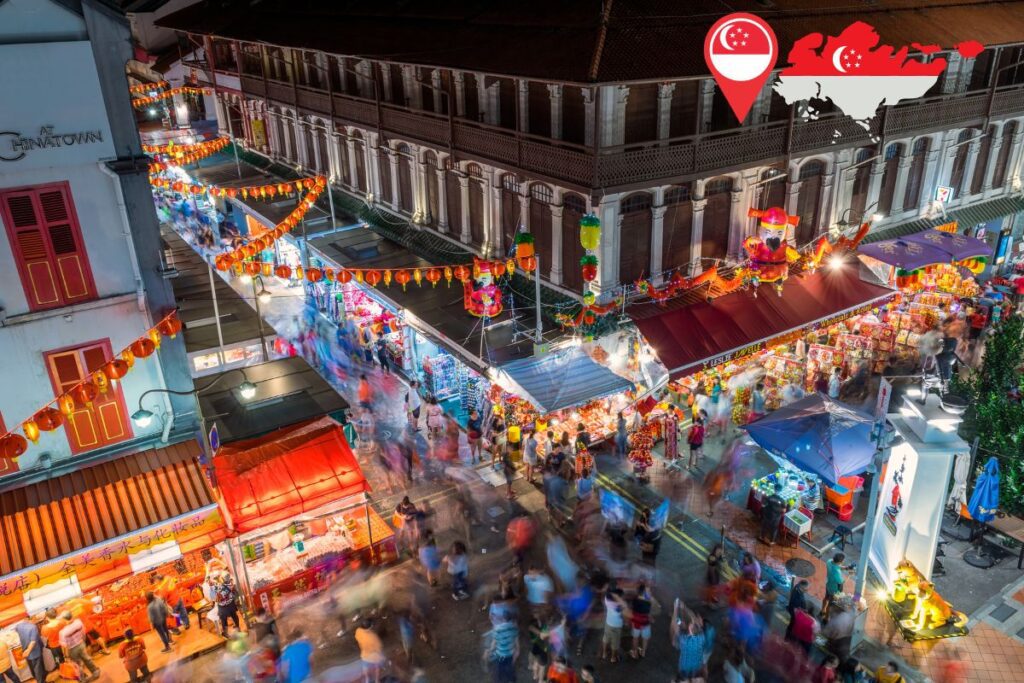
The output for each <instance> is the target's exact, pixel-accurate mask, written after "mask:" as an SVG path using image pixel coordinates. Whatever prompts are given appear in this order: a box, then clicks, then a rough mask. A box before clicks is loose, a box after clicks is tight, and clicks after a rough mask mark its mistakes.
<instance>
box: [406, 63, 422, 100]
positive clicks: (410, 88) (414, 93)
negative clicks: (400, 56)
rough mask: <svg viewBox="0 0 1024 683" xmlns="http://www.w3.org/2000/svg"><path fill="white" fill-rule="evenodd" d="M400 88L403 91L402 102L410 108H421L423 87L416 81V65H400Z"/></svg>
mask: <svg viewBox="0 0 1024 683" xmlns="http://www.w3.org/2000/svg"><path fill="white" fill-rule="evenodd" d="M402 90H403V92H404V93H405V102H402V103H400V104H404V105H406V106H407V107H410V108H411V109H423V89H422V88H420V86H419V83H417V82H416V67H414V66H409V65H408V64H406V65H404V66H402Z"/></svg>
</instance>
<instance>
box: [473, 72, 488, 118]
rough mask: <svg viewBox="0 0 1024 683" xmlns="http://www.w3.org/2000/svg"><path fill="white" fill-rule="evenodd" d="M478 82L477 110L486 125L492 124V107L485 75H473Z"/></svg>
mask: <svg viewBox="0 0 1024 683" xmlns="http://www.w3.org/2000/svg"><path fill="white" fill-rule="evenodd" d="M473 75H474V79H473V80H474V81H476V110H477V112H479V114H480V120H481V121H483V122H484V123H490V122H491V107H490V105H489V103H488V99H487V86H485V85H484V75H483V74H481V73H477V74H473Z"/></svg>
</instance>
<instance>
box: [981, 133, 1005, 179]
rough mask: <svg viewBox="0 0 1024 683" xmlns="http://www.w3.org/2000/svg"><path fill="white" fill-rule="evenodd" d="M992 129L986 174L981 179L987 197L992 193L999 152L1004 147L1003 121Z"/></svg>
mask: <svg viewBox="0 0 1024 683" xmlns="http://www.w3.org/2000/svg"><path fill="white" fill-rule="evenodd" d="M992 129H993V130H992V140H991V141H990V144H989V148H988V163H987V164H986V166H985V176H984V177H983V178H982V179H981V191H982V194H984V195H985V196H986V197H988V196H990V195H992V182H993V176H994V175H995V172H996V162H997V161H998V160H999V152H1000V150H1002V148H1003V122H1002V121H1000V122H997V123H994V124H993V125H992Z"/></svg>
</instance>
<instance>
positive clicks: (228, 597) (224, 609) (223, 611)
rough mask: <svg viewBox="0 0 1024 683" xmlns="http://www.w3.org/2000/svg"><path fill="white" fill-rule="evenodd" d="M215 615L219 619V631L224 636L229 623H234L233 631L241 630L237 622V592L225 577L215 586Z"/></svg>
mask: <svg viewBox="0 0 1024 683" xmlns="http://www.w3.org/2000/svg"><path fill="white" fill-rule="evenodd" d="M217 615H218V616H219V617H220V627H221V631H222V632H223V634H224V635H225V636H226V635H227V633H228V622H229V621H230V622H232V623H234V625H235V629H237V630H241V629H242V625H241V623H240V622H239V620H238V592H237V591H236V590H235V586H234V585H233V584H232V583H231V579H230V578H229V577H227V576H225V577H224V580H223V581H221V582H220V585H219V586H217Z"/></svg>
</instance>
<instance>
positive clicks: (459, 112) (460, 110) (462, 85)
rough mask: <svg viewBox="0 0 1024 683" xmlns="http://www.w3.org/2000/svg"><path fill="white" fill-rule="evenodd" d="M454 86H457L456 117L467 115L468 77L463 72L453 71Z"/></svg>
mask: <svg viewBox="0 0 1024 683" xmlns="http://www.w3.org/2000/svg"><path fill="white" fill-rule="evenodd" d="M451 73H452V84H453V85H454V86H455V115H456V116H465V115H466V77H465V75H464V74H463V73H462V72H461V71H452V72H451Z"/></svg>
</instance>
